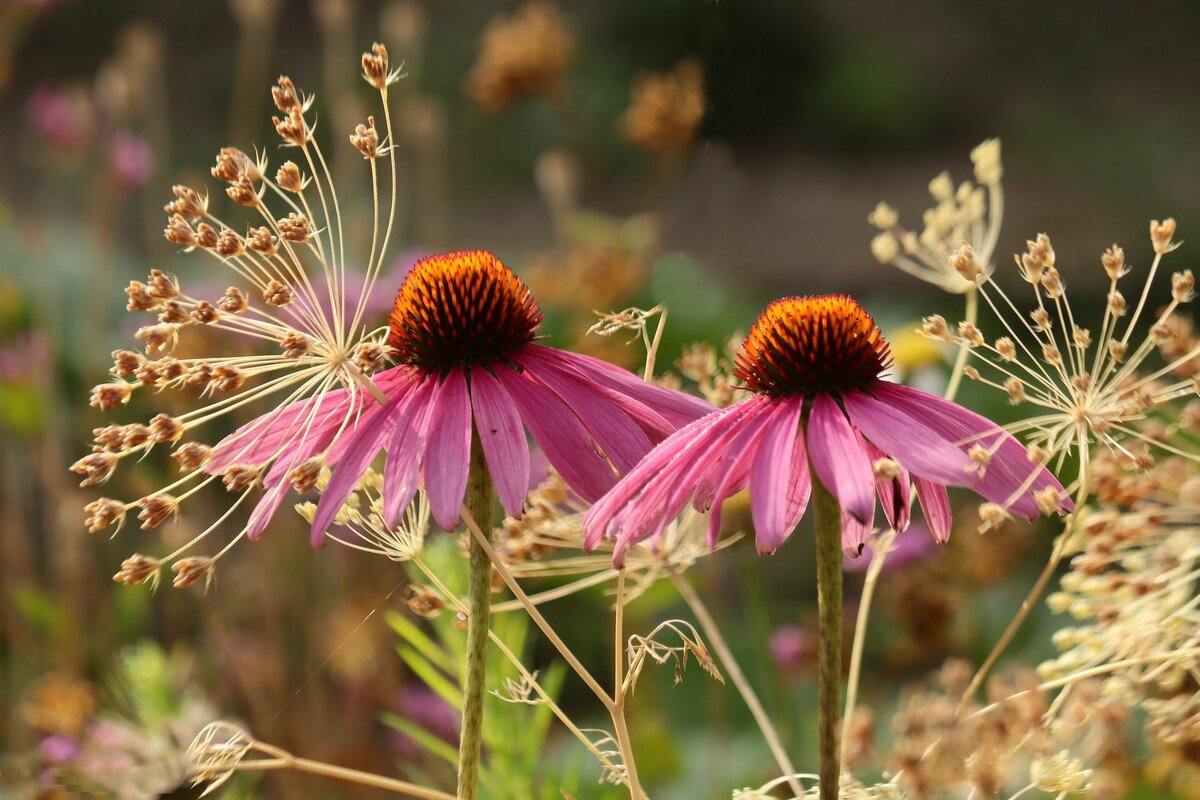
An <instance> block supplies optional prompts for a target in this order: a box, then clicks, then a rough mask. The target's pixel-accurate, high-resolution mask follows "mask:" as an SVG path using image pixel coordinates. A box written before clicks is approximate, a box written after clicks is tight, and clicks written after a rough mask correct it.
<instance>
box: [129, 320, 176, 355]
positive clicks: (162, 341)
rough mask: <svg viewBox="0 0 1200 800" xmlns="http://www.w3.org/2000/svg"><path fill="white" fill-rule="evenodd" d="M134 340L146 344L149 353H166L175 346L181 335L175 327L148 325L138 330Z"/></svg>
mask: <svg viewBox="0 0 1200 800" xmlns="http://www.w3.org/2000/svg"><path fill="white" fill-rule="evenodd" d="M133 338H135V339H137V340H139V341H142V342H145V343H146V352H147V353H155V352H158V353H164V352H166V351H168V350H170V349H171V348H173V347H174V346H175V342H176V341H177V340H178V338H179V334H178V331H177V330H176V328H175V326H174V325H169V324H164V325H147V326H145V327H142V328H138V329H137V332H136V333H134V334H133Z"/></svg>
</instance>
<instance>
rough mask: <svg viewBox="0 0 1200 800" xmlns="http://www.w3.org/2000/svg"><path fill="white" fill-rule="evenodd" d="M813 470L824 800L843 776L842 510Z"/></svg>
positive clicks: (833, 797) (831, 796)
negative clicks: (841, 723) (841, 725)
mask: <svg viewBox="0 0 1200 800" xmlns="http://www.w3.org/2000/svg"><path fill="white" fill-rule="evenodd" d="M809 474H811V475H812V506H813V518H814V521H815V527H816V534H817V603H818V607H819V609H820V631H819V634H818V645H817V648H818V661H817V716H818V720H819V730H818V736H819V737H820V757H821V766H820V777H821V800H837V797H838V781H839V778H840V776H841V769H842V766H841V761H842V759H841V743H840V742H839V738H840V735H841V729H840V726H839V725H838V716H839V711H840V707H841V699H842V698H841V695H842V687H841V683H842V511H841V508H839V507H838V501H837V499H836V498H835V497H834V496H833V495H832V494H830V493H829V490H828V489H826V488H825V486H824V485H822V483H821V481H820V479H819V478H817V475H816V472H815V471H814V470H811V469H810V470H809Z"/></svg>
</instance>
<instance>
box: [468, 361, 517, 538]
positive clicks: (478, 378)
mask: <svg viewBox="0 0 1200 800" xmlns="http://www.w3.org/2000/svg"><path fill="white" fill-rule="evenodd" d="M500 369H505V368H504V367H500ZM471 407H472V408H473V409H474V415H475V429H476V430H477V431H478V432H479V439H480V442H481V443H482V444H483V455H484V457H485V458H486V459H487V465H488V471H489V472H490V473H491V475H492V485H493V486H495V487H496V495H497V496H498V497H499V498H500V504H501V505H502V506H504V510H505V511H507V512H508V514H509V516H513V517H519V516H521V510H522V507H523V505H524V503H525V493H526V490H527V489H528V484H529V442H527V441H526V440H525V428H524V427H522V425H521V415H520V413H519V412H518V411H517V404H516V403H515V402H513V399H512V396H511V395H509V393H508V391H507V390H506V389H505V388H504V386H503V385H501V383H500V381H498V380H496V378H495V376H493V375H492V374H491V373H490V372H488V371H487V370H484V369H476V370H473V371H472V372H471Z"/></svg>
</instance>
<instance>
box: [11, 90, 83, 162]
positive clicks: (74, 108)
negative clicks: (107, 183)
mask: <svg viewBox="0 0 1200 800" xmlns="http://www.w3.org/2000/svg"><path fill="white" fill-rule="evenodd" d="M25 115H26V117H27V119H28V120H29V124H30V125H31V126H32V127H33V130H34V132H35V133H36V134H37V135H38V137H39V138H41V139H42V140H44V141H45V142H46V143H47V144H49V145H51V146H52V147H56V148H61V149H65V150H69V151H73V152H79V151H83V150H87V149H89V147H90V146H91V144H92V142H93V141H94V137H95V133H96V111H95V107H94V106H93V105H92V101H91V98H90V97H89V96H88V94H87V92H85V91H84V90H82V89H79V88H73V89H64V88H63V87H61V86H56V85H54V84H42V85H41V86H38V87H37V88H36V89H34V90H33V93H32V94H31V95H30V96H29V100H28V101H26V104H25Z"/></svg>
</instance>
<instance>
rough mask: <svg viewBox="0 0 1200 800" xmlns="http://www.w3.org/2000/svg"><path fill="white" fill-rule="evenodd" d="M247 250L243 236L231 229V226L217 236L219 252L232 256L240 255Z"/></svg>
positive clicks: (228, 256) (227, 256)
mask: <svg viewBox="0 0 1200 800" xmlns="http://www.w3.org/2000/svg"><path fill="white" fill-rule="evenodd" d="M244 252H246V247H245V245H244V244H243V242H242V237H240V236H238V235H237V234H236V233H234V232H233V231H231V230H230V229H229V228H226V229H225V230H223V231H221V235H220V236H218V237H217V253H219V254H220V255H223V256H225V257H226V258H231V257H233V256H240V255H241V254H242V253H244Z"/></svg>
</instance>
